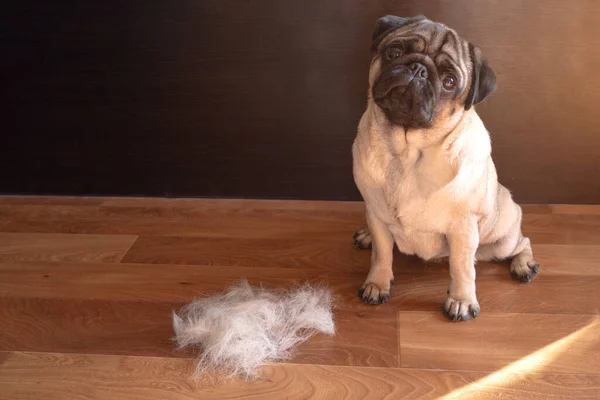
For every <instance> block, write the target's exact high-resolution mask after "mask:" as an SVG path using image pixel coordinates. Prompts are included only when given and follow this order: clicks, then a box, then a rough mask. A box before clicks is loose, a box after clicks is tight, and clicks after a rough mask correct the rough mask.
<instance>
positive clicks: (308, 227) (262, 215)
mask: <svg viewBox="0 0 600 400" xmlns="http://www.w3.org/2000/svg"><path fill="white" fill-rule="evenodd" d="M140 201H142V200H140ZM220 201H221V200H212V201H208V200H206V201H204V200H188V201H179V200H178V201H175V200H171V201H166V200H165V201H164V202H162V201H160V200H155V199H149V200H147V201H142V203H141V204H140V203H137V206H136V205H135V204H136V201H135V200H133V199H122V200H121V199H118V200H112V201H106V202H104V203H103V205H101V206H95V205H87V206H86V205H27V204H16V205H14V204H0V231H2V232H44V233H87V234H132V235H144V236H183V237H187V236H192V237H193V236H197V237H238V238H290V239H292V238H298V239H315V240H316V239H318V240H328V241H329V240H333V241H340V242H344V243H351V236H352V234H353V233H354V232H355V231H356V230H357V229H359V228H360V227H362V226H364V225H365V222H364V221H365V217H364V210H363V206H362V204H361V203H341V204H338V203H336V202H331V203H327V202H306V204H304V203H303V202H291V203H292V204H291V205H290V204H287V202H276V201H275V202H273V201H258V200H253V201H246V200H238V201H233V200H232V201H224V203H223V205H220V203H219V202H220ZM143 204H146V205H143ZM157 204H158V205H157ZM547 207H548V206H546V208H544V209H541V210H540V209H539V207H538V208H537V212H536V213H528V212H525V214H524V223H523V230H524V232H525V233H526V234H527V235H528V236H530V237H531V239H532V241H533V244H534V246H536V245H543V244H571V245H586V244H587V245H598V244H599V243H600V228H599V226H600V213H597V214H595V213H593V212H589V213H588V214H585V215H584V214H575V213H572V212H568V210H569V207H570V206H565V207H563V209H564V210H563V211H561V212H560V213H554V212H552V209H550V208H547ZM589 209H594V208H593V206H592V207H590V208H589ZM534 210H535V209H534ZM565 210H567V211H565Z"/></svg>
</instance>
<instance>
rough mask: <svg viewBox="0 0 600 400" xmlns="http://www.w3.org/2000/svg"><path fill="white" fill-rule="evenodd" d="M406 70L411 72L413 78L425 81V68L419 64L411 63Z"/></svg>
mask: <svg viewBox="0 0 600 400" xmlns="http://www.w3.org/2000/svg"><path fill="white" fill-rule="evenodd" d="M408 69H410V70H411V71H412V74H413V76H414V77H415V78H425V79H427V75H428V73H427V67H426V66H424V65H423V64H420V63H412V64H410V65H409V66H408Z"/></svg>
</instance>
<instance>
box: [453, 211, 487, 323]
mask: <svg viewBox="0 0 600 400" xmlns="http://www.w3.org/2000/svg"><path fill="white" fill-rule="evenodd" d="M447 236H448V244H449V246H450V287H449V288H448V298H447V299H446V303H445V304H444V313H445V314H446V315H447V316H448V317H449V318H450V319H452V320H453V321H466V320H468V319H471V318H475V317H477V316H478V315H479V303H478V302H477V296H476V294H475V252H476V251H477V246H478V245H479V233H478V229H477V222H476V221H474V220H470V221H467V222H465V223H461V224H460V225H456V226H455V227H454V228H452V230H451V232H450V233H449V234H448V235H447Z"/></svg>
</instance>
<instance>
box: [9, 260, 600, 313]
mask: <svg viewBox="0 0 600 400" xmlns="http://www.w3.org/2000/svg"><path fill="white" fill-rule="evenodd" d="M403 259H405V258H403V257H399V261H403ZM406 259H408V258H406ZM417 261H418V260H417ZM408 262H409V264H405V265H400V266H398V268H397V269H396V284H395V286H394V288H393V291H392V299H391V301H390V303H389V304H387V305H382V306H380V307H373V306H367V305H363V304H362V303H361V302H360V301H359V299H358V297H357V295H356V293H357V290H358V288H359V287H360V285H362V283H363V281H364V279H365V277H366V271H367V268H366V267H365V268H364V269H363V270H360V271H359V270H356V271H352V270H350V271H347V272H346V271H343V270H335V269H332V268H327V267H328V266H327V265H326V266H325V267H324V268H321V269H317V268H278V267H266V268H261V267H235V266H234V267H232V266H219V265H217V266H195V265H166V264H156V265H155V264H100V263H72V264H71V263H6V262H5V263H0V295H4V296H14V297H31V298H40V297H41V298H54V299H76V300H84V299H90V300H94V299H95V300H110V301H138V300H146V301H157V302H177V303H179V302H189V301H191V300H192V299H193V298H194V297H196V296H206V295H211V294H214V293H217V292H219V291H221V290H224V289H225V288H226V287H228V286H229V285H231V284H233V283H234V282H235V281H237V280H239V279H242V278H246V279H248V280H249V281H250V283H252V284H256V285H258V284H263V285H265V286H267V287H274V288H276V287H289V286H290V285H295V284H299V283H302V282H305V281H308V282H311V283H314V284H326V285H328V286H329V287H330V288H331V290H332V291H333V292H334V294H335V295H336V296H338V298H339V302H338V307H340V308H341V309H344V310H353V311H356V312H364V313H386V314H387V313H389V312H390V311H389V310H407V311H438V310H439V309H440V305H441V304H442V303H443V301H444V300H445V297H446V290H447V287H448V282H449V273H448V267H447V265H443V264H434V265H425V266H418V265H411V264H410V261H408ZM477 270H478V276H477V293H478V297H479V301H480V303H481V307H482V313H483V314H482V317H483V316H485V315H486V314H487V313H488V312H513V313H514V312H519V313H557V314H600V291H598V290H597V288H598V287H600V276H598V275H579V274H574V275H568V274H564V273H562V272H561V271H560V270H558V273H554V272H553V270H552V269H551V270H550V271H548V272H546V270H543V271H542V273H541V274H540V276H539V277H538V278H537V279H536V280H535V281H534V282H533V283H532V284H529V285H524V284H521V283H518V282H515V281H513V280H512V279H511V277H510V275H509V273H508V267H507V266H505V265H496V264H487V263H480V264H479V265H478V267H477Z"/></svg>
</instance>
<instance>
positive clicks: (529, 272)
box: [477, 200, 540, 283]
mask: <svg viewBox="0 0 600 400" xmlns="http://www.w3.org/2000/svg"><path fill="white" fill-rule="evenodd" d="M509 207H510V208H508V207H507V208H508V209H509V210H510V211H511V213H512V215H515V216H516V217H515V221H514V223H513V224H512V225H511V226H510V228H509V229H508V231H507V233H506V234H505V235H504V237H502V238H501V239H500V240H498V241H496V242H495V243H493V244H488V245H485V246H482V247H481V248H480V249H479V250H478V251H477V259H478V260H484V261H502V260H511V264H510V273H511V275H512V276H513V278H514V279H516V280H518V281H521V282H525V283H528V282H531V281H532V280H533V278H535V277H536V276H537V274H538V271H539V268H540V266H539V265H538V263H537V262H536V261H535V259H534V258H533V251H532V250H531V242H530V241H529V238H527V237H525V236H523V232H522V231H521V220H522V211H521V207H519V206H518V205H517V204H515V203H513V202H512V200H511V203H510V204H509ZM510 215H511V214H509V216H508V217H509V218H510Z"/></svg>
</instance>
